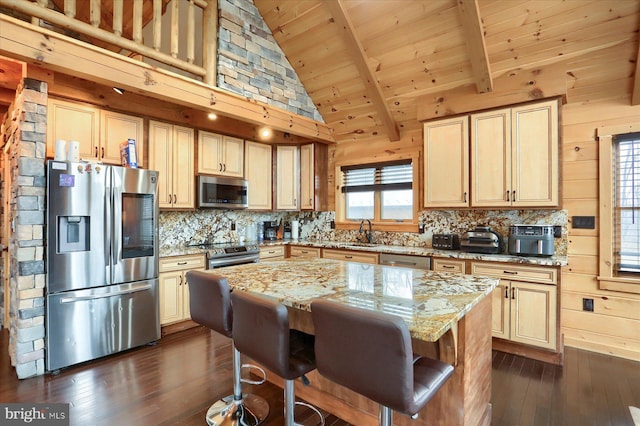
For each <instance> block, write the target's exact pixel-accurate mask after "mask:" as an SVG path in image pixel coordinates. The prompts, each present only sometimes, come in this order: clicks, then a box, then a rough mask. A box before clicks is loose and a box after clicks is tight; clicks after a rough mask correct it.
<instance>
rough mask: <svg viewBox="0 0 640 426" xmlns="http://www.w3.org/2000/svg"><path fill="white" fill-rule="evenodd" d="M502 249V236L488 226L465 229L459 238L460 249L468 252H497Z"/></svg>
mask: <svg viewBox="0 0 640 426" xmlns="http://www.w3.org/2000/svg"><path fill="white" fill-rule="evenodd" d="M503 249H504V244H503V241H502V237H501V236H500V234H498V233H497V232H496V231H494V230H492V229H491V228H490V227H488V226H478V227H476V228H475V229H472V230H470V231H467V232H465V233H464V234H462V238H461V240H460V250H462V251H466V252H469V253H484V254H499V253H502V251H503Z"/></svg>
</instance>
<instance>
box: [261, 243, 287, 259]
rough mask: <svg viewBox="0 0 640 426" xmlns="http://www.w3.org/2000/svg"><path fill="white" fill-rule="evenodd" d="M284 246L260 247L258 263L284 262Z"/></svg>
mask: <svg viewBox="0 0 640 426" xmlns="http://www.w3.org/2000/svg"><path fill="white" fill-rule="evenodd" d="M284 258H285V246H269V247H260V261H261V262H263V261H265V260H284Z"/></svg>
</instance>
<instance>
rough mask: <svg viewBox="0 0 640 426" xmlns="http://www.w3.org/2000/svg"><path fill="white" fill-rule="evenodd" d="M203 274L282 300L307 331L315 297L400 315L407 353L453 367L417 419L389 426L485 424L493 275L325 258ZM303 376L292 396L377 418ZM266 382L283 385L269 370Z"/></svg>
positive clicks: (370, 406) (370, 420)
mask: <svg viewBox="0 0 640 426" xmlns="http://www.w3.org/2000/svg"><path fill="white" fill-rule="evenodd" d="M209 272H211V273H214V274H218V275H222V276H225V277H226V278H227V279H228V280H229V285H230V286H231V287H232V288H233V289H235V290H243V291H250V292H253V293H258V294H261V295H264V296H267V297H270V298H273V299H274V300H276V301H278V302H280V303H282V304H284V305H285V306H287V307H288V308H289V313H290V321H291V326H292V327H294V328H298V329H300V330H303V331H306V332H309V333H313V324H312V321H311V315H310V304H311V301H312V300H313V299H316V298H323V299H329V300H333V301H336V302H339V303H344V304H348V305H351V306H357V307H360V308H364V309H371V310H376V311H383V312H387V313H391V314H395V315H398V316H400V317H402V318H403V319H404V320H405V321H406V323H407V325H408V327H409V332H410V333H411V337H412V339H413V345H414V352H416V353H419V354H422V355H426V356H432V357H439V358H440V359H441V360H443V361H445V362H448V363H450V364H452V365H454V366H455V371H454V375H453V376H452V377H451V378H450V379H449V381H448V382H447V383H446V384H445V385H444V386H443V387H442V388H441V389H440V390H439V392H438V393H437V395H436V396H435V397H434V398H433V399H432V400H431V401H430V402H429V403H428V404H427V406H426V407H425V409H423V410H422V411H421V412H420V415H419V418H418V419H417V420H411V419H410V418H408V417H406V416H402V415H397V416H395V424H398V425H405V424H406V425H427V424H429V425H474V426H475V425H483V424H485V425H489V424H490V422H491V405H490V403H489V400H490V397H491V298H488V297H486V296H487V295H489V294H490V293H491V291H492V290H493V289H494V288H495V287H496V285H497V284H498V280H497V279H494V278H486V277H476V276H470V275H459V274H449V273H440V272H433V271H423V270H417V269H409V268H397V267H389V266H382V265H370V264H362V263H354V262H343V261H335V260H328V259H295V260H293V259H289V260H284V261H272V262H265V263H254V264H248V265H239V266H232V267H227V268H224V269H223V270H211V271H209ZM336 332H339V331H338V330H337V331H336ZM371 338H375V336H371ZM372 374H375V372H372ZM308 377H309V379H310V381H311V385H310V386H302V384H301V383H296V395H297V397H299V398H302V399H305V400H307V401H308V402H310V403H312V404H315V405H317V406H319V407H321V408H323V409H325V410H327V411H329V412H331V413H333V414H335V415H337V416H339V417H341V418H342V419H344V420H346V421H348V422H349V423H352V424H354V425H375V424H377V413H378V404H376V403H374V402H372V401H370V400H368V399H366V398H364V397H363V396H361V395H358V394H356V393H354V392H351V391H350V390H348V389H345V388H343V387H341V386H338V385H336V384H335V383H332V382H330V381H329V380H327V379H325V378H323V377H322V376H320V375H319V374H318V373H317V371H313V372H312V373H310V374H309V375H308ZM270 380H271V381H274V382H275V383H278V384H282V381H281V380H280V379H276V378H274V375H273V374H270Z"/></svg>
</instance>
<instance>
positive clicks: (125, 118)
mask: <svg viewBox="0 0 640 426" xmlns="http://www.w3.org/2000/svg"><path fill="white" fill-rule="evenodd" d="M143 135H144V120H143V119H142V118H141V117H134V116H132V115H126V114H120V113H117V112H113V111H104V110H103V111H100V141H101V144H102V147H101V148H100V150H101V152H100V153H101V156H102V158H101V159H102V161H104V162H106V163H111V164H122V159H121V157H120V146H121V144H122V143H123V142H126V141H127V140H129V139H134V140H135V141H136V156H137V160H138V167H139V168H141V169H142V168H144V165H145V161H144V148H145V143H144V136H143Z"/></svg>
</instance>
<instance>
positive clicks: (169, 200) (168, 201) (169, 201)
mask: <svg viewBox="0 0 640 426" xmlns="http://www.w3.org/2000/svg"><path fill="white" fill-rule="evenodd" d="M167 203H169V204H171V194H169V199H168V200H167Z"/></svg>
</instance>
